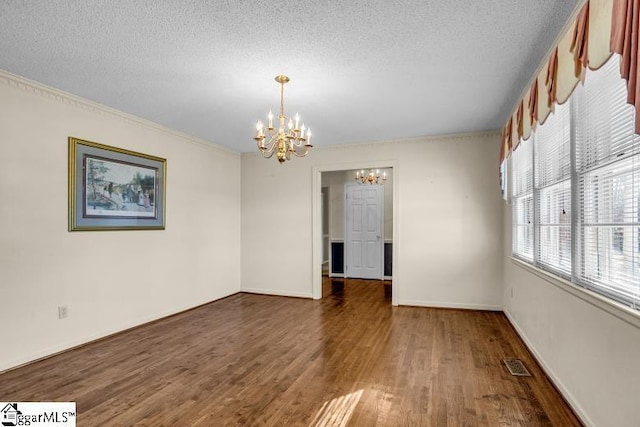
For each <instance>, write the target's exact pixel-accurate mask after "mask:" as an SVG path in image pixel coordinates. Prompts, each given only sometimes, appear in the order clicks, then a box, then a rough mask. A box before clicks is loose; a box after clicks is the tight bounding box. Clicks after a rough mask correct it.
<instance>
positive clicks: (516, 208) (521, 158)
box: [511, 138, 534, 261]
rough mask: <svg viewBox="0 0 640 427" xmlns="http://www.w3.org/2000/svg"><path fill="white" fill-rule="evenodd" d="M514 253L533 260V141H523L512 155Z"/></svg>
mask: <svg viewBox="0 0 640 427" xmlns="http://www.w3.org/2000/svg"><path fill="white" fill-rule="evenodd" d="M511 164H512V165H513V167H512V168H511V171H512V176H511V183H512V185H511V189H512V191H513V193H512V206H513V253H514V254H516V255H518V256H519V257H521V258H524V259H526V260H529V261H533V233H534V229H533V173H532V172H533V142H532V141H531V138H529V139H528V140H527V141H521V142H520V145H519V146H518V147H517V148H516V150H515V151H514V152H513V154H512V155H511Z"/></svg>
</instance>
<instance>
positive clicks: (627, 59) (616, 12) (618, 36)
mask: <svg viewBox="0 0 640 427" xmlns="http://www.w3.org/2000/svg"><path fill="white" fill-rule="evenodd" d="M639 13H640V0H624V1H614V2H613V16H612V22H611V43H610V48H611V52H616V53H619V54H620V55H621V56H622V58H621V61H620V73H621V75H622V77H624V78H625V79H627V82H628V83H627V102H628V103H629V104H633V105H634V106H635V108H636V112H637V111H638V106H639V105H640V87H639V86H638V43H639V42H640V37H639V34H638V31H639V28H638V26H639V22H640V21H639ZM636 133H640V120H639V118H638V115H636Z"/></svg>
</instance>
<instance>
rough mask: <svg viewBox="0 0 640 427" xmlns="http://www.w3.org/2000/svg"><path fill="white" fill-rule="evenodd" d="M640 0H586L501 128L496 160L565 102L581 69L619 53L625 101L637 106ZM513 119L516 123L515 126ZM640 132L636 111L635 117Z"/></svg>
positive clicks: (639, 103)
mask: <svg viewBox="0 0 640 427" xmlns="http://www.w3.org/2000/svg"><path fill="white" fill-rule="evenodd" d="M639 44H640V0H589V1H587V2H586V3H585V4H584V6H583V7H582V9H580V12H579V13H578V15H577V17H576V19H575V21H574V22H573V24H572V25H571V26H570V27H569V28H568V29H567V31H566V32H565V33H564V34H563V35H562V36H561V38H560V41H559V43H558V45H557V46H556V47H555V48H554V49H553V50H552V51H551V54H550V55H549V57H548V58H547V59H546V60H545V61H544V62H543V65H541V66H540V71H539V73H538V74H537V75H536V76H535V77H534V79H533V82H532V84H531V87H530V89H529V90H528V91H527V93H526V94H525V96H524V97H523V98H522V99H521V100H520V101H519V102H518V103H517V107H516V111H514V112H513V114H512V115H511V117H509V119H508V121H507V123H506V124H505V126H504V128H503V130H502V142H501V144H502V147H501V149H500V162H501V163H502V161H503V160H504V159H505V158H506V157H508V156H509V154H510V153H511V150H513V149H514V148H516V147H517V145H518V143H519V142H520V140H521V139H528V138H529V137H530V136H531V132H532V131H534V130H535V127H536V125H537V124H542V123H544V122H545V120H546V119H547V117H548V116H549V114H550V113H551V112H552V111H553V109H554V104H564V103H565V102H567V100H568V99H569V97H570V96H571V94H572V93H573V90H574V89H575V87H576V86H577V84H578V83H579V82H580V81H581V80H582V79H583V78H584V74H585V69H586V67H589V68H590V69H592V70H596V69H598V68H600V67H602V65H604V63H605V62H607V60H608V59H609V58H610V57H611V54H612V52H618V53H620V54H621V55H622V57H623V61H622V66H621V68H622V69H621V76H622V77H624V78H626V79H627V80H628V81H629V83H628V84H629V103H632V104H634V105H636V108H637V107H638V106H640V84H638V70H639V68H640V67H639V65H640V64H639V60H640V58H639V57H638V46H639ZM514 123H515V125H514ZM636 131H637V132H638V133H640V114H639V115H638V117H637V119H636Z"/></svg>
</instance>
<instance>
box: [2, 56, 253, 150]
mask: <svg viewBox="0 0 640 427" xmlns="http://www.w3.org/2000/svg"><path fill="white" fill-rule="evenodd" d="M0 83H2V84H4V85H6V86H10V87H14V88H17V89H20V90H23V91H25V92H28V93H30V94H33V95H36V96H41V97H43V98H47V99H49V100H51V101H54V102H58V103H62V104H66V105H70V106H72V107H75V108H78V109H81V110H84V111H88V112H91V113H94V114H101V115H104V116H109V117H111V118H116V119H119V120H123V121H125V122H128V123H131V124H134V125H137V126H142V127H146V128H152V129H154V130H157V131H160V132H162V133H165V134H167V135H170V136H173V137H176V138H178V139H180V140H182V141H184V142H188V143H191V144H196V145H198V146H201V147H204V148H206V149H209V150H214V151H217V152H218V153H220V154H225V155H232V156H234V157H238V156H239V155H240V153H238V152H237V151H234V150H231V149H229V148H226V147H223V146H221V145H218V144H215V143H213V142H209V141H207V140H204V139H201V138H197V137H195V136H191V135H189V134H186V133H183V132H180V131H178V130H175V129H172V128H169V127H166V126H163V125H160V124H158V123H155V122H152V121H150V120H147V119H143V118H141V117H138V116H135V115H133V114H129V113H125V112H124V111H120V110H117V109H115V108H111V107H107V106H106V105H102V104H99V103H97V102H94V101H90V100H88V99H85V98H82V97H80V96H77V95H73V94H71V93H69V92H65V91H63V90H60V89H56V88H54V87H51V86H47V85H45V84H42V83H38V82H36V81H34V80H30V79H28V78H26V77H22V76H19V75H17V74H13V73H11V72H9V71H6V70H2V69H0Z"/></svg>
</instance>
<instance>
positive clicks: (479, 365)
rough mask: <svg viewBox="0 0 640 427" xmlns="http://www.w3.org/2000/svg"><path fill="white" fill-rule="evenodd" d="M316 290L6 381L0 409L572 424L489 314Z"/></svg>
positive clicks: (105, 418) (144, 334)
mask: <svg viewBox="0 0 640 427" xmlns="http://www.w3.org/2000/svg"><path fill="white" fill-rule="evenodd" d="M323 288H324V289H325V292H326V293H327V294H328V296H327V297H326V298H324V299H323V300H322V301H311V300H304V299H297V298H284V297H273V296H266V295H250V294H238V295H235V296H232V297H229V298H226V299H224V300H221V301H217V302H214V303H211V304H207V305H205V306H202V307H199V308H197V309H194V310H191V311H188V312H185V313H182V314H179V315H176V316H173V317H170V318H167V319H163V320H161V321H158V322H154V323H151V324H148V325H145V326H142V327H140V328H136V329H133V330H130V331H127V332H124V333H122V334H118V335H115V336H112V337H109V338H107V339H105V340H102V341H99V342H96V343H92V344H90V345H87V346H84V347H81V348H78V349H75V350H72V351H69V352H66V353H62V354H60V355H57V356H55V357H52V358H49V359H46V360H42V361H40V362H37V363H34V364H32V365H28V366H25V367H21V368H18V369H15V370H13V371H10V372H6V373H4V374H2V375H0V400H3V401H76V402H77V412H78V425H82V426H130V425H131V426H133V425H136V426H154V427H155V426H198V427H201V426H202V427H204V426H207V427H208V426H284V425H286V426H309V425H314V426H322V427H328V426H333V425H335V426H342V425H350V426H394V427H395V426H422V425H424V426H495V425H505V426H518V425H522V426H548V425H557V426H571V425H580V422H579V421H578V419H577V418H576V417H575V415H574V414H573V413H572V412H571V410H570V409H569V408H568V407H567V406H566V404H565V402H564V401H563V400H562V398H561V397H560V396H559V395H558V393H557V392H556V390H555V389H554V388H553V387H552V385H551V384H550V383H549V381H548V379H547V378H546V377H545V376H544V374H543V373H542V371H541V370H540V368H539V366H538V365H537V364H536V363H535V362H534V360H533V358H532V357H531V355H530V354H529V353H528V352H527V351H526V348H525V347H524V345H523V343H522V341H521V340H520V339H519V338H518V337H517V335H516V334H515V331H514V330H513V328H512V327H511V326H510V325H509V323H508V321H507V319H506V317H505V316H504V315H503V314H502V313H495V312H481V311H465V310H447V309H430V308H417V307H392V306H391V293H390V285H389V283H388V282H387V283H386V284H383V282H380V281H366V280H345V279H337V280H336V279H329V278H325V279H324V283H323ZM328 291H330V292H328ZM505 357H517V358H521V359H522V360H523V362H524V363H525V365H526V366H527V368H528V369H529V371H530V372H531V373H532V377H528V378H518V377H512V376H511V375H510V374H509V373H508V372H507V370H506V368H505V367H504V364H503V363H502V359H503V358H505Z"/></svg>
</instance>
